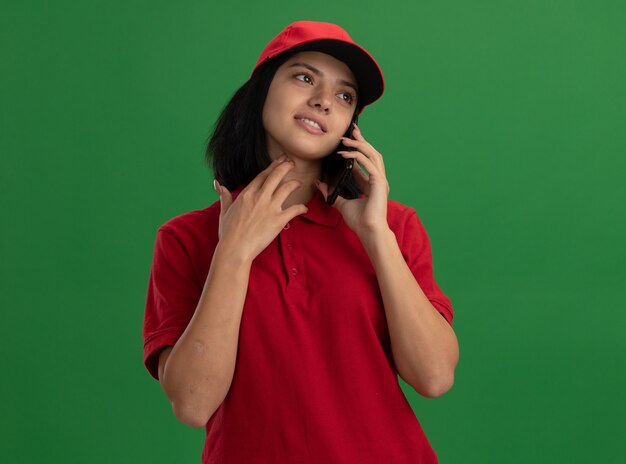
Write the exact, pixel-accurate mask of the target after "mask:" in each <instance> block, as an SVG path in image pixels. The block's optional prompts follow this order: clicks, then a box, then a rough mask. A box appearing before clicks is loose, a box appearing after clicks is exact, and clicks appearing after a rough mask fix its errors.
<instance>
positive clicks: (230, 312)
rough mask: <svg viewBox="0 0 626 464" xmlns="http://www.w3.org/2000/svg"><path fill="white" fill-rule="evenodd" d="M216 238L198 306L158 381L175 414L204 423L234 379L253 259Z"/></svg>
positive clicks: (194, 422) (185, 419) (182, 419)
mask: <svg viewBox="0 0 626 464" xmlns="http://www.w3.org/2000/svg"><path fill="white" fill-rule="evenodd" d="M220 245H221V243H220V244H218V246H217V248H216V250H215V253H214V255H213V260H212V263H211V267H210V270H209V273H208V276H207V279H206V281H205V285H204V289H203V292H202V295H201V297H200V300H199V302H198V305H197V307H196V311H195V313H194V315H193V317H192V319H191V321H190V322H189V324H188V326H187V328H186V330H185V332H184V333H183V334H182V336H181V337H180V339H179V340H178V341H177V343H176V345H175V346H174V348H173V349H172V351H171V353H170V355H169V357H168V358H167V361H166V364H165V368H164V371H163V378H162V379H160V380H161V384H162V386H163V389H164V391H165V393H166V395H167V397H168V398H169V400H170V401H171V403H172V409H173V411H174V414H175V415H176V417H177V418H178V419H179V420H181V421H182V422H185V423H187V424H188V425H192V426H200V425H203V423H206V422H207V421H208V419H209V418H210V417H211V416H212V415H213V413H214V412H215V410H216V409H217V408H218V407H219V405H220V404H221V403H222V401H223V400H224V398H225V397H226V394H227V393H228V390H229V389H230V385H231V382H232V378H233V374H234V370H235V362H236V357H237V345H238V341H239V328H240V324H241V315H242V312H243V305H244V301H245V297H246V292H247V287H248V278H249V274H250V265H251V260H246V259H237V258H236V255H235V254H234V253H233V252H232V251H231V250H232V249H231V248H228V247H227V246H220Z"/></svg>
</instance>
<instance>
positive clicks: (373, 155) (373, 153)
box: [341, 136, 385, 172]
mask: <svg viewBox="0 0 626 464" xmlns="http://www.w3.org/2000/svg"><path fill="white" fill-rule="evenodd" d="M341 141H342V143H343V144H344V145H345V146H347V147H352V148H354V149H356V150H358V151H360V152H361V153H363V154H364V155H365V156H367V157H368V158H369V159H371V160H372V161H373V162H375V163H376V164H377V165H378V166H379V168H380V170H381V171H383V172H384V171H385V164H384V162H383V155H381V154H380V152H379V151H378V150H376V149H375V148H374V147H373V146H372V144H370V143H369V142H367V141H366V140H365V139H364V138H363V137H362V136H360V140H359V139H356V140H355V139H349V138H345V137H342V139H341Z"/></svg>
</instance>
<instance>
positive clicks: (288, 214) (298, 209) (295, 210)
mask: <svg viewBox="0 0 626 464" xmlns="http://www.w3.org/2000/svg"><path fill="white" fill-rule="evenodd" d="M308 211H309V209H308V208H307V207H306V206H304V205H303V204H301V203H300V204H297V205H292V206H290V207H289V208H287V209H286V210H284V211H283V214H282V218H283V220H284V221H285V224H287V223H288V222H289V221H291V220H292V219H293V218H295V217H296V216H298V215H300V214H305V213H306V212H308Z"/></svg>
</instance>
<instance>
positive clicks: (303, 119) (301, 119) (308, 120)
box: [297, 118, 326, 132]
mask: <svg viewBox="0 0 626 464" xmlns="http://www.w3.org/2000/svg"><path fill="white" fill-rule="evenodd" d="M297 119H298V121H302V122H303V123H304V124H306V125H308V126H311V127H312V128H314V129H317V130H319V131H320V132H326V131H325V130H324V129H322V127H321V126H320V125H319V124H318V123H316V122H315V121H313V120H311V119H309V118H297Z"/></svg>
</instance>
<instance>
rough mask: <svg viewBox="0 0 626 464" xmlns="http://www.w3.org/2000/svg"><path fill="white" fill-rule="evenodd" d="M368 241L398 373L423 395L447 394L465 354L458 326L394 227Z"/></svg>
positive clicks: (380, 232) (370, 235) (376, 233)
mask: <svg viewBox="0 0 626 464" xmlns="http://www.w3.org/2000/svg"><path fill="white" fill-rule="evenodd" d="M363 244H364V246H365V249H366V250H367V253H368V255H369V257H370V260H371V262H372V265H373V266H374V269H375V271H376V276H377V278H378V284H379V287H380V290H381V294H382V299H383V304H384V306H385V314H386V317H387V325H388V327H389V333H390V338H391V347H392V354H393V358H394V361H395V363H396V367H397V368H398V373H399V374H400V376H401V377H402V378H403V379H404V380H405V381H406V382H407V383H408V384H410V385H411V386H412V387H413V388H414V389H415V391H417V392H418V393H420V394H421V395H423V396H426V397H435V396H439V395H441V394H443V393H445V392H446V391H447V390H449V389H450V387H451V386H452V383H453V381H454V369H455V367H456V365H457V362H458V358H459V348H458V341H457V338H456V335H455V333H454V331H453V330H452V327H451V326H450V324H449V323H448V322H447V321H446V320H445V319H444V318H443V317H442V316H441V314H440V313H439V312H438V311H437V310H436V309H435V308H434V307H433V305H432V304H431V303H430V301H429V300H428V298H427V297H426V295H425V294H424V292H423V291H422V289H421V288H420V286H419V284H418V283H417V281H416V280H415V277H414V276H413V274H412V272H411V270H410V269H409V267H408V266H407V264H406V262H405V260H404V258H403V256H402V253H401V251H400V248H399V247H398V243H397V241H396V237H395V235H394V233H393V232H392V231H391V230H389V229H388V228H386V229H384V230H380V231H377V232H375V233H371V234H369V235H368V238H367V239H366V240H363Z"/></svg>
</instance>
